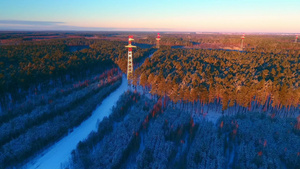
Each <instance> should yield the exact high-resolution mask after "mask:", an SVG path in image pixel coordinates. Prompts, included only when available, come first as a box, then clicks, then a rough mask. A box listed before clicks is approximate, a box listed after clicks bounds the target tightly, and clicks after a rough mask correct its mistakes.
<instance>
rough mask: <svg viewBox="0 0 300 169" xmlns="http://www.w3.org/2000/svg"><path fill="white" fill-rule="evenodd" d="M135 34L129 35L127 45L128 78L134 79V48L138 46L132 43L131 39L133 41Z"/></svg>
mask: <svg viewBox="0 0 300 169" xmlns="http://www.w3.org/2000/svg"><path fill="white" fill-rule="evenodd" d="M133 40H134V39H133V36H132V35H130V36H128V45H127V46H125V47H126V48H128V63H127V79H128V80H132V77H133V62H132V48H136V46H133V45H131V41H133Z"/></svg>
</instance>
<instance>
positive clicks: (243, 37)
mask: <svg viewBox="0 0 300 169" xmlns="http://www.w3.org/2000/svg"><path fill="white" fill-rule="evenodd" d="M244 39H245V33H243V36H242V42H241V49H240V50H243V43H244Z"/></svg>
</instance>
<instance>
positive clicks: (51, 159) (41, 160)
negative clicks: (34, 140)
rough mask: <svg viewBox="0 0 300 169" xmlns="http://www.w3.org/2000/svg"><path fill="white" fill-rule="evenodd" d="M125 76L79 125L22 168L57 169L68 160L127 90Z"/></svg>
mask: <svg viewBox="0 0 300 169" xmlns="http://www.w3.org/2000/svg"><path fill="white" fill-rule="evenodd" d="M127 88H128V85H127V79H126V76H125V75H123V77H122V84H121V86H120V87H119V88H117V89H116V90H115V91H114V92H112V93H111V94H110V95H109V96H108V97H106V98H105V99H104V100H103V101H102V103H101V105H100V106H98V107H97V108H96V110H95V111H94V112H93V114H92V115H91V116H90V117H89V118H88V119H87V120H85V121H84V122H82V123H81V124H80V126H78V127H76V128H74V130H73V132H72V133H70V134H68V135H67V136H66V137H64V138H63V139H61V140H60V141H58V142H57V143H55V144H54V145H53V146H51V147H50V148H48V149H47V150H45V151H44V152H43V153H42V154H41V155H39V156H38V157H36V158H35V159H33V160H32V161H30V162H29V163H28V164H26V165H25V166H23V168H29V169H37V168H41V169H48V168H49V169H59V168H61V165H62V164H63V163H65V162H67V161H68V160H69V158H70V157H71V152H72V150H74V149H75V148H76V146H77V144H78V143H79V142H80V141H82V140H84V139H86V138H87V137H88V135H89V134H90V133H91V132H92V131H93V130H94V131H95V130H96V129H97V122H99V121H101V120H102V119H103V118H104V117H105V116H108V115H109V114H110V113H111V109H112V107H113V106H114V105H115V104H116V103H117V101H118V99H119V97H120V96H121V95H122V94H123V93H124V92H125V91H126V90H127Z"/></svg>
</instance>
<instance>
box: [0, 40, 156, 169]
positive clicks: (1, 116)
mask: <svg viewBox="0 0 300 169" xmlns="http://www.w3.org/2000/svg"><path fill="white" fill-rule="evenodd" d="M22 35H23V34H22ZM18 36H20V35H18ZM125 45H126V43H125V42H119V41H108V40H98V39H97V40H88V39H80V38H77V39H70V38H68V39H49V40H43V41H37V42H35V41H25V40H23V41H22V42H21V43H20V44H5V45H1V46H0V50H1V52H0V63H1V77H0V80H1V87H0V90H1V92H0V94H1V97H0V98H1V107H0V110H1V111H0V168H7V167H11V166H19V165H20V164H22V163H24V162H26V161H28V160H30V159H31V158H33V157H35V155H37V154H39V153H41V152H42V151H44V150H45V148H47V147H49V146H51V145H53V144H54V143H55V142H57V141H58V140H60V139H61V138H63V137H64V136H66V135H68V133H70V132H72V131H73V128H74V127H76V126H78V125H80V124H81V122H83V121H84V120H85V119H87V118H88V117H89V116H91V114H92V112H93V111H94V110H95V109H96V107H97V106H98V105H99V104H101V102H102V100H103V99H105V98H106V96H108V95H109V94H110V93H111V92H113V91H114V90H116V89H117V88H118V87H119V86H120V84H121V82H122V74H123V73H122V71H124V72H125V71H126V63H127V60H126V53H127V51H126V49H125V48H124V46H125ZM150 51H151V48H148V49H146V48H145V49H143V48H139V47H138V49H136V50H135V58H134V61H135V62H136V63H137V64H138V63H139V62H141V61H142V60H143V59H144V58H145V57H148V55H149V54H150ZM2 68H3V69H2ZM19 167H20V166H19Z"/></svg>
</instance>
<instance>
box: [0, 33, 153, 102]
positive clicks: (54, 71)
mask: <svg viewBox="0 0 300 169" xmlns="http://www.w3.org/2000/svg"><path fill="white" fill-rule="evenodd" d="M125 45H126V42H122V41H109V40H101V39H84V38H75V39H50V40H43V41H24V39H23V41H22V42H20V43H18V44H5V45H1V46H0V68H1V69H0V94H1V95H2V96H4V95H5V93H7V92H9V93H11V94H12V96H13V97H14V96H16V97H17V96H20V93H18V91H19V92H20V90H21V91H24V90H25V91H26V90H27V89H30V88H37V86H40V85H41V86H42V87H44V88H46V87H47V86H49V85H48V84H49V83H51V81H55V82H57V81H58V82H59V83H66V82H67V79H70V78H71V79H74V80H82V79H83V78H84V77H85V76H90V75H92V74H100V73H101V72H103V71H104V70H105V69H108V68H111V67H119V68H120V69H121V70H122V71H124V72H125V71H126V64H127V60H126V56H127V50H126V48H124V46H125ZM149 51H150V49H142V48H138V49H137V50H135V58H134V59H135V60H134V61H136V62H138V61H140V60H141V59H142V58H143V57H144V56H147V54H148V53H149ZM67 77H69V78H67ZM6 98H7V96H6ZM2 99H3V97H2ZM14 100H15V99H14ZM2 102H4V101H3V100H2Z"/></svg>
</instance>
